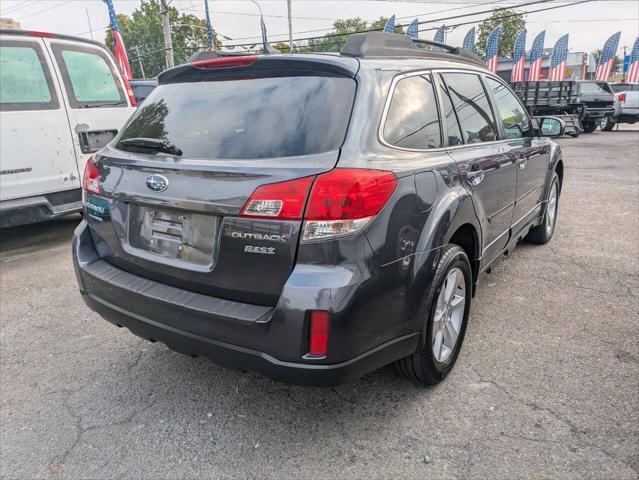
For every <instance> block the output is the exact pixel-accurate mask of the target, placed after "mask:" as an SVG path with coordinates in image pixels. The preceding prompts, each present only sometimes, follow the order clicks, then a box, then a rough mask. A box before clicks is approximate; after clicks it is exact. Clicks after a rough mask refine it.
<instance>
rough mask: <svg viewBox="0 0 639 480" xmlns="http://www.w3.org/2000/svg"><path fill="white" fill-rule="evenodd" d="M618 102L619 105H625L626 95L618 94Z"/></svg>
mask: <svg viewBox="0 0 639 480" xmlns="http://www.w3.org/2000/svg"><path fill="white" fill-rule="evenodd" d="M619 101H620V102H621V103H625V102H626V94H625V93H620V94H619Z"/></svg>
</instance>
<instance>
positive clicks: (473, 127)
mask: <svg viewBox="0 0 639 480" xmlns="http://www.w3.org/2000/svg"><path fill="white" fill-rule="evenodd" d="M443 77H444V80H445V81H446V84H447V85H448V91H449V92H450V95H451V97H452V99H453V105H454V106H455V110H456V111H457V118H458V119H459V123H460V125H461V129H462V133H463V135H464V141H465V142H466V143H479V142H491V141H493V140H496V139H497V130H496V128H495V120H494V118H493V114H492V112H491V110H490V104H489V103H488V98H486V92H485V91H484V87H483V86H482V84H481V80H480V79H479V77H478V76H477V75H474V74H467V73H446V74H443Z"/></svg>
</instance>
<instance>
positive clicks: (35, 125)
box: [0, 35, 80, 200]
mask: <svg viewBox="0 0 639 480" xmlns="http://www.w3.org/2000/svg"><path fill="white" fill-rule="evenodd" d="M0 65H1V66H0V118H1V121H0V170H1V171H0V192H1V198H2V200H10V199H16V198H24V197H31V196H35V195H41V194H45V193H53V192H58V191H63V190H71V189H74V188H76V189H78V192H79V188H80V174H79V172H78V169H77V166H76V163H75V152H74V150H73V141H72V139H71V135H70V132H69V124H68V121H67V116H66V113H65V110H64V103H63V102H62V100H61V96H60V91H59V89H58V86H57V84H56V82H55V80H54V74H53V73H52V71H51V67H50V65H49V63H48V61H47V54H46V53H45V50H44V45H43V42H42V39H41V38H38V37H26V36H25V37H22V36H17V35H6V36H3V37H2V38H1V39H0ZM78 199H79V195H78Z"/></svg>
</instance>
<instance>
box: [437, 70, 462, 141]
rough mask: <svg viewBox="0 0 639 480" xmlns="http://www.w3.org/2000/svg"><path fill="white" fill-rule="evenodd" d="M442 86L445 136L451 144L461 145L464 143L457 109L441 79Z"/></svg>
mask: <svg viewBox="0 0 639 480" xmlns="http://www.w3.org/2000/svg"><path fill="white" fill-rule="evenodd" d="M439 84H440V86H441V88H440V93H441V95H440V96H441V97H442V102H443V108H444V111H443V112H442V116H443V117H444V118H445V119H446V131H445V132H444V133H445V137H444V138H447V139H448V145H449V146H451V147H452V146H455V145H461V144H463V143H464V141H463V140H462V134H461V130H460V129H459V122H458V121H457V114H456V113H455V109H454V108H453V101H452V100H451V98H450V93H448V88H446V85H445V84H444V82H443V81H441V79H440V81H439Z"/></svg>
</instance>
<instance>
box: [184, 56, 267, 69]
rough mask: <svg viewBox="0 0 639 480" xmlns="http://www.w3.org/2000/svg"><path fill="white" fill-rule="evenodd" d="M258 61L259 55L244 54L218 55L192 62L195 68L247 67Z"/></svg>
mask: <svg viewBox="0 0 639 480" xmlns="http://www.w3.org/2000/svg"><path fill="white" fill-rule="evenodd" d="M255 62H257V55H243V56H238V57H218V58H209V59H206V60H197V61H195V62H192V63H191V66H192V67H195V68H233V67H246V66H248V65H252V64H253V63H255Z"/></svg>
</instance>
